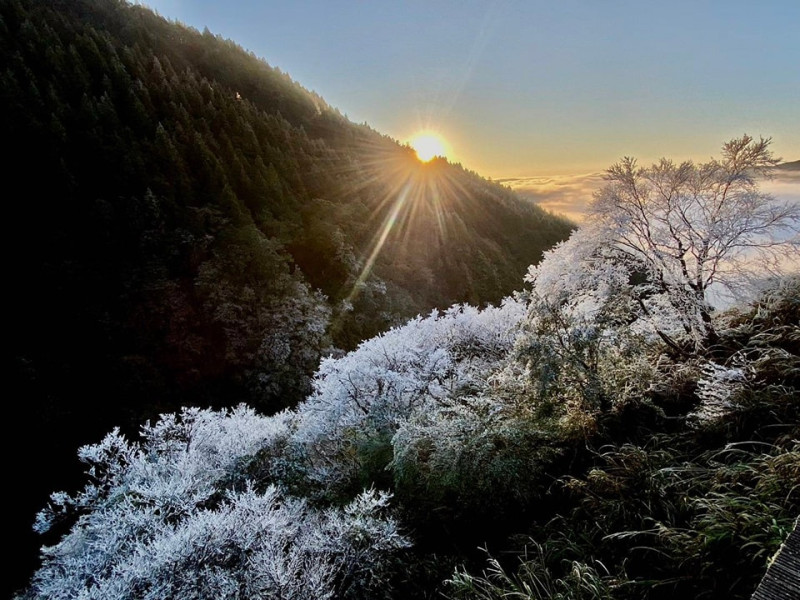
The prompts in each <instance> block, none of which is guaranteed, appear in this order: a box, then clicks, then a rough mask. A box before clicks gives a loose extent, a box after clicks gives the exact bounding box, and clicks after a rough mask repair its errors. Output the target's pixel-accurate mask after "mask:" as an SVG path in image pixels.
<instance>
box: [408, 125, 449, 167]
mask: <svg viewBox="0 0 800 600" xmlns="http://www.w3.org/2000/svg"><path fill="white" fill-rule="evenodd" d="M409 144H410V145H411V147H412V148H413V149H414V150H415V151H416V153H417V158H418V159H420V160H421V161H422V162H429V161H431V160H433V159H434V158H436V157H437V156H441V157H442V158H447V144H446V142H445V141H444V139H442V137H441V136H440V135H438V134H436V133H432V132H430V131H423V132H420V133H418V134H416V135H415V136H414V137H412V138H411V141H410V142H409Z"/></svg>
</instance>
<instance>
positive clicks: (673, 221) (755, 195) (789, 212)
mask: <svg viewBox="0 0 800 600" xmlns="http://www.w3.org/2000/svg"><path fill="white" fill-rule="evenodd" d="M769 145H770V139H764V138H761V139H759V140H755V139H754V138H752V137H750V136H748V135H744V136H742V137H741V138H737V139H733V140H730V141H729V142H727V143H725V144H724V145H723V147H722V155H721V158H719V159H712V160H710V161H709V162H706V163H700V164H695V163H693V162H691V161H685V162H682V163H679V164H678V163H674V162H673V161H671V160H668V159H665V158H664V159H661V160H660V161H659V162H657V163H655V164H653V165H651V166H650V167H639V166H638V164H637V162H636V160H635V159H633V158H624V159H623V160H622V161H621V162H619V163H617V164H615V165H613V166H612V167H611V168H609V169H608V171H607V172H606V181H607V183H606V185H605V186H604V187H603V188H602V189H601V190H600V191H599V192H598V193H597V194H596V196H595V199H594V203H593V204H592V206H591V210H590V214H589V217H588V224H587V227H589V228H592V229H595V230H597V231H598V232H601V233H602V235H603V236H604V237H605V239H606V243H607V244H608V250H609V251H611V252H610V257H611V258H612V259H613V260H614V261H615V262H616V263H618V264H624V265H626V266H627V267H628V268H629V270H630V271H632V272H634V271H641V275H643V276H644V277H646V285H645V284H643V285H640V286H639V288H640V294H639V298H641V297H642V296H643V295H645V294H657V295H660V296H661V297H662V298H663V299H664V300H665V301H666V302H667V303H668V305H669V307H670V308H671V309H672V310H673V314H674V315H675V316H677V317H678V318H679V319H680V321H681V326H682V328H683V330H684V332H685V334H687V335H688V336H689V337H690V338H691V339H692V340H693V343H694V348H695V349H696V350H699V349H701V348H704V347H706V346H707V345H708V344H709V343H713V342H714V341H715V339H716V335H717V334H716V332H715V330H714V326H713V323H712V319H711V314H712V306H711V301H710V296H709V293H710V290H711V288H712V286H714V285H715V284H716V285H718V286H719V287H720V288H726V289H727V290H728V291H732V292H738V291H741V289H742V286H743V285H745V284H747V283H750V282H752V281H753V279H754V278H760V279H762V280H763V278H764V276H765V275H767V274H769V273H774V272H776V271H780V270H781V269H782V268H785V267H786V266H787V264H788V265H790V266H791V267H793V268H797V266H798V262H797V260H798V256H800V255H798V246H799V245H800V237H798V228H799V227H800V206H798V205H797V204H796V203H795V204H792V203H786V202H778V201H776V200H775V199H774V198H773V197H771V196H770V195H769V194H766V193H764V192H762V191H761V190H760V189H759V186H758V179H759V178H761V177H764V176H769V174H770V168H771V167H773V166H774V165H775V164H776V163H777V162H778V160H779V159H776V158H775V157H774V156H773V155H772V152H771V151H770V149H769ZM641 308H642V309H643V310H644V311H645V312H648V309H647V306H646V305H645V304H644V303H642V304H641ZM659 331H660V332H661V333H662V334H665V335H666V334H667V332H666V331H665V330H664V329H663V328H659Z"/></svg>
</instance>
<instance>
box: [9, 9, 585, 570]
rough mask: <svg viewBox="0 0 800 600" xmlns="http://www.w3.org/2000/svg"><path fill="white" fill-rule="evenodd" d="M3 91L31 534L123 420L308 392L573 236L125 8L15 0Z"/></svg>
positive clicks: (493, 293) (224, 44)
mask: <svg viewBox="0 0 800 600" xmlns="http://www.w3.org/2000/svg"><path fill="white" fill-rule="evenodd" d="M0 97H2V101H1V104H0V107H1V108H2V110H0V139H2V140H3V142H4V146H5V148H6V149H7V154H6V158H5V159H4V164H3V180H4V181H3V183H4V186H5V189H6V193H5V194H4V197H5V198H6V211H7V212H6V223H7V224H8V227H7V229H8V231H7V234H6V237H7V240H8V248H9V249H10V250H11V252H10V254H9V258H10V260H9V264H10V271H11V273H10V281H9V282H8V286H7V290H8V293H7V295H6V302H7V306H9V304H10V306H9V307H8V309H7V310H8V313H7V314H8V315H9V321H10V323H9V326H8V328H7V334H6V344H7V347H8V349H9V350H10V355H11V359H12V360H11V364H12V368H11V370H12V386H11V389H14V390H15V392H16V393H15V395H14V397H13V398H12V399H11V405H12V418H13V422H14V423H16V424H19V427H20V429H19V431H18V433H19V435H20V437H21V439H23V440H24V442H23V445H22V446H17V447H15V449H14V454H15V455H17V456H19V457H20V458H19V459H18V461H17V462H15V464H14V466H13V467H12V473H11V475H10V477H11V480H15V479H23V478H24V479H25V480H26V481H30V480H31V477H32V473H34V472H35V473H36V477H35V478H36V480H42V481H43V482H44V483H42V484H39V483H35V482H34V483H26V485H25V491H24V492H22V493H21V496H20V499H19V502H20V505H19V507H14V509H13V512H14V513H15V524H14V531H13V532H12V539H13V540H14V544H15V545H16V544H17V540H18V539H20V537H21V536H23V537H24V535H27V534H24V533H22V532H25V531H27V529H28V527H29V523H30V521H31V519H32V517H33V511H34V510H35V508H38V507H39V506H41V504H42V503H43V502H44V499H45V496H44V493H45V490H51V489H54V488H58V487H64V486H69V485H70V482H71V481H72V479H71V477H73V476H74V474H73V473H70V472H64V471H63V470H62V467H61V461H62V457H64V458H65V459H66V460H69V461H70V462H71V457H72V456H73V455H74V449H75V447H76V446H77V445H79V444H82V443H87V442H89V441H94V440H96V438H97V437H98V436H99V435H100V434H101V433H102V432H105V431H106V430H107V429H108V428H109V427H110V426H113V425H120V426H122V427H123V428H124V429H129V430H130V429H134V428H135V427H136V426H137V425H138V423H140V422H141V421H142V420H143V419H145V418H149V417H152V416H154V415H156V414H158V413H159V412H163V411H165V410H174V409H175V408H176V407H178V406H180V405H186V404H196V405H224V404H235V403H238V402H240V401H247V402H250V403H251V404H253V405H254V406H257V407H258V408H259V409H260V410H263V411H265V412H273V411H275V410H278V409H280V408H283V407H285V406H289V405H292V404H294V403H295V402H297V400H298V399H300V398H302V397H303V396H304V394H305V393H306V392H307V389H308V382H309V379H308V376H309V375H310V373H311V372H312V371H313V369H314V368H315V365H316V364H317V361H318V359H319V357H320V355H321V354H323V353H325V352H328V351H330V350H331V349H332V348H336V347H338V348H345V349H347V348H352V347H354V346H355V345H356V344H357V343H358V342H359V341H360V340H362V339H364V338H365V337H368V336H371V335H374V334H375V333H377V332H379V331H382V330H384V329H386V328H387V327H388V326H390V325H391V324H394V323H397V322H398V321H399V320H401V319H403V318H407V317H409V316H413V315H414V314H417V313H420V312H426V311H428V310H430V309H431V308H433V307H435V306H439V307H442V306H447V305H449V304H452V303H453V302H460V301H469V302H472V303H476V304H480V303H485V302H494V301H497V300H499V299H500V298H502V297H503V296H504V295H506V294H508V293H509V292H511V291H512V290H513V289H514V288H515V287H517V286H518V284H519V281H520V280H521V276H522V274H523V273H524V272H525V269H526V267H527V265H528V264H529V263H531V262H536V261H537V260H538V259H539V257H540V256H541V252H542V250H544V249H546V248H548V247H550V246H551V245H552V244H554V243H555V242H557V241H558V240H560V239H563V238H564V237H566V236H567V235H568V233H569V231H570V229H571V224H570V223H568V222H566V221H564V220H562V219H559V218H555V217H553V216H551V215H549V214H547V213H545V212H543V211H541V210H539V209H538V208H536V207H534V206H531V205H529V204H527V203H525V202H523V201H521V200H520V199H518V198H517V197H516V196H515V195H514V194H512V193H511V192H510V191H508V190H507V189H505V188H502V187H500V186H497V185H495V184H492V183H490V182H488V181H486V180H484V179H482V178H480V177H478V176H477V175H475V174H474V173H471V172H468V171H465V170H464V169H462V168H461V167H460V166H458V165H450V164H448V163H446V162H445V161H435V162H433V163H431V164H427V165H422V164H420V163H419V162H418V161H417V160H416V159H415V158H414V156H413V154H412V152H411V151H410V150H409V149H408V148H404V147H402V146H400V145H398V144H397V143H396V142H394V141H393V140H391V139H388V138H386V137H383V136H381V135H379V134H378V133H376V132H375V131H373V130H371V129H370V128H368V127H366V126H360V125H354V124H352V123H350V122H349V121H348V120H347V119H346V118H344V117H343V116H342V115H341V114H340V113H338V112H337V111H336V110H335V109H332V108H331V107H329V106H328V105H327V104H326V103H325V102H324V101H323V100H322V99H321V98H320V97H318V96H317V95H315V94H313V93H311V92H309V91H307V90H305V89H303V88H302V87H300V86H299V85H297V84H295V83H294V82H293V81H292V80H291V79H290V78H289V77H288V76H287V75H285V74H284V73H282V72H280V71H279V70H277V69H274V68H272V67H270V66H268V65H267V64H266V63H264V62H263V61H261V60H259V59H257V58H256V57H255V56H253V55H252V54H248V53H247V52H245V51H244V50H242V49H241V48H240V47H238V46H237V45H236V44H234V43H232V42H230V41H226V40H222V39H221V38H218V37H215V36H214V35H212V34H211V33H210V32H208V31H205V32H203V33H200V32H198V31H196V30H193V29H190V28H187V27H185V26H182V25H180V24H177V23H170V22H167V21H166V20H164V19H162V18H160V17H158V16H156V15H154V14H153V13H152V12H150V11H149V10H147V9H144V8H142V7H139V6H131V5H129V4H127V3H126V2H118V1H114V0H70V1H58V0H51V1H33V0H2V1H0ZM378 250H379V251H378ZM7 443H8V442H7ZM59 479H60V480H59ZM15 501H16V500H15ZM17 513H19V514H18V515H17ZM20 543H22V542H20ZM25 543H27V542H25ZM12 583H13V582H12Z"/></svg>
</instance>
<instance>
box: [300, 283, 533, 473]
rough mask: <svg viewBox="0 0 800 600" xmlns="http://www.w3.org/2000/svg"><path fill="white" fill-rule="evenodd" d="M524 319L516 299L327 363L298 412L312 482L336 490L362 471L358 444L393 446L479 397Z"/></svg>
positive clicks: (461, 311)
mask: <svg viewBox="0 0 800 600" xmlns="http://www.w3.org/2000/svg"><path fill="white" fill-rule="evenodd" d="M524 314H525V307H524V304H523V303H522V302H520V301H517V300H514V299H510V298H509V299H506V300H505V301H504V302H503V303H502V305H501V306H499V307H488V308H486V309H484V310H479V309H477V308H475V307H472V306H466V305H464V306H454V307H452V308H450V309H448V310H447V311H445V312H443V313H439V312H437V311H434V312H433V313H431V315H429V316H428V317H425V318H422V317H417V318H416V319H413V320H411V321H410V322H409V323H407V324H406V325H404V326H402V327H397V328H394V329H392V330H390V331H388V332H386V333H385V334H383V335H380V336H378V337H375V338H373V339H370V340H367V341H366V342H363V343H362V344H361V345H360V346H359V347H358V348H357V349H356V350H355V351H353V352H351V353H349V354H347V355H346V356H344V357H342V358H338V359H333V358H330V359H327V360H324V361H322V363H321V365H320V368H319V370H318V372H317V374H316V377H315V380H314V392H313V394H312V395H311V396H310V397H309V398H308V400H307V401H306V402H304V403H303V404H301V405H300V406H299V407H298V409H297V414H298V422H297V425H296V432H297V433H296V435H295V438H294V441H295V443H297V444H299V445H301V446H302V447H304V448H305V449H306V451H307V453H308V459H309V463H310V467H311V468H310V472H309V475H310V476H311V477H312V478H314V479H316V480H317V481H319V482H320V483H323V485H324V486H331V485H336V484H337V483H338V482H339V481H340V480H346V479H347V478H348V477H351V476H352V474H353V471H354V470H357V469H358V468H359V464H358V459H357V457H356V456H355V454H356V453H357V446H358V445H359V443H361V442H363V441H364V440H366V439H370V438H372V439H374V438H376V437H379V436H384V437H385V439H387V440H388V439H390V438H391V437H392V436H393V435H394V433H395V432H396V431H397V429H398V427H399V426H400V425H401V424H403V423H405V422H407V421H408V420H409V419H411V418H413V417H414V415H416V414H419V413H423V412H427V411H431V410H433V409H435V408H436V407H438V406H442V405H446V404H448V403H449V401H450V400H451V399H452V398H454V397H456V396H464V395H477V394H480V392H481V390H485V389H486V388H487V386H489V385H490V383H489V374H490V373H491V371H492V370H493V369H495V368H496V367H497V364H498V363H499V362H500V361H501V360H502V359H504V358H505V357H506V356H507V354H508V353H509V352H510V350H511V348H512V347H513V342H514V338H515V336H516V333H517V330H518V325H519V323H520V321H521V319H522V317H523V316H524ZM348 456H349V457H350V458H351V459H352V460H351V461H349V462H348V460H347V457H348Z"/></svg>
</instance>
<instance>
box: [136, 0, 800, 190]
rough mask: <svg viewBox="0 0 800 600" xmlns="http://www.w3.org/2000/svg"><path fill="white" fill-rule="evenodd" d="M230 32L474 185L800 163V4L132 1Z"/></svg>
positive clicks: (356, 117)
mask: <svg viewBox="0 0 800 600" xmlns="http://www.w3.org/2000/svg"><path fill="white" fill-rule="evenodd" d="M141 3H142V4H146V5H148V6H150V7H152V8H154V9H155V10H157V11H158V12H159V13H160V14H161V15H163V16H165V17H168V18H171V19H177V20H179V21H181V22H183V23H185V24H187V25H190V26H193V27H196V28H197V29H200V30H202V29H203V28H204V27H208V28H209V29H210V30H211V31H212V32H213V33H215V34H219V35H222V36H223V37H225V38H230V39H232V40H234V41H235V42H237V43H238V44H240V45H241V46H243V47H244V48H246V49H247V50H250V51H252V52H254V53H255V54H256V55H257V56H260V57H262V58H264V59H265V60H266V61H267V62H268V63H269V64H271V65H273V66H276V67H279V68H280V69H281V70H283V71H285V72H287V73H288V74H289V75H290V76H291V77H292V78H293V79H295V80H296V81H298V82H299V83H300V84H302V85H303V86H305V87H306V88H309V89H312V90H314V91H315V92H317V93H319V94H320V95H321V96H322V97H324V98H325V99H326V100H327V101H328V102H329V103H330V104H331V105H333V106H335V107H337V108H338V109H339V110H341V111H342V112H343V113H345V114H346V115H347V116H348V117H349V118H350V119H351V120H353V121H356V122H364V121H366V122H367V123H369V125H371V126H372V127H374V128H375V129H377V130H379V131H380V132H382V133H385V134H388V135H390V136H392V137H394V138H396V139H398V140H400V141H407V140H408V139H409V138H410V137H412V136H413V134H414V133H415V132H416V131H418V130H420V129H425V128H428V129H434V130H437V131H438V132H439V133H440V134H441V135H442V136H444V137H445V139H446V140H447V142H448V144H449V146H450V148H451V152H452V153H451V156H450V158H451V160H453V161H457V162H461V163H462V164H463V165H464V166H466V167H467V168H470V169H473V170H475V171H478V172H479V173H481V174H482V175H485V176H489V177H494V178H501V177H521V176H533V175H541V174H549V175H556V174H562V175H568V174H578V173H587V172H593V171H597V170H601V169H603V168H605V167H607V166H609V165H610V164H612V163H613V162H615V161H617V160H618V159H619V158H620V157H622V156H625V155H631V156H636V157H638V158H639V159H640V160H641V161H643V162H649V161H652V160H656V159H657V158H659V157H661V156H668V157H672V158H675V159H685V158H694V159H697V160H702V161H704V160H708V159H709V158H710V157H711V156H717V155H718V153H719V148H720V146H721V145H722V143H723V142H724V141H726V140H728V139H730V138H732V137H738V136H740V135H742V134H743V133H749V134H750V135H754V136H758V135H763V136H765V137H772V138H773V140H774V142H773V150H774V151H775V153H776V154H777V155H779V156H782V157H783V158H784V159H785V160H798V159H800V66H799V65H800V34H799V33H798V31H800V1H798V0H785V1H783V0H762V1H761V2H753V1H752V0H749V1H746V2H744V1H738V0H705V1H704V0H694V1H683V0H679V1H671V2H662V1H659V2H650V1H646V0H639V1H636V2H632V1H625V0H592V1H589V0H561V1H555V0H550V1H548V2H544V1H540V0H530V1H512V0H496V1H483V0H480V1H479V0H460V1H455V0H441V1H437V0H428V1H422V0H408V1H403V0H394V1H383V0H373V1H369V2H367V1H350V2H340V1H335V0H328V1H323V0H293V1H284V2H271V1H268V0H260V1H258V0H229V1H228V2H220V1H219V0H143V1H142V2H141Z"/></svg>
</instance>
